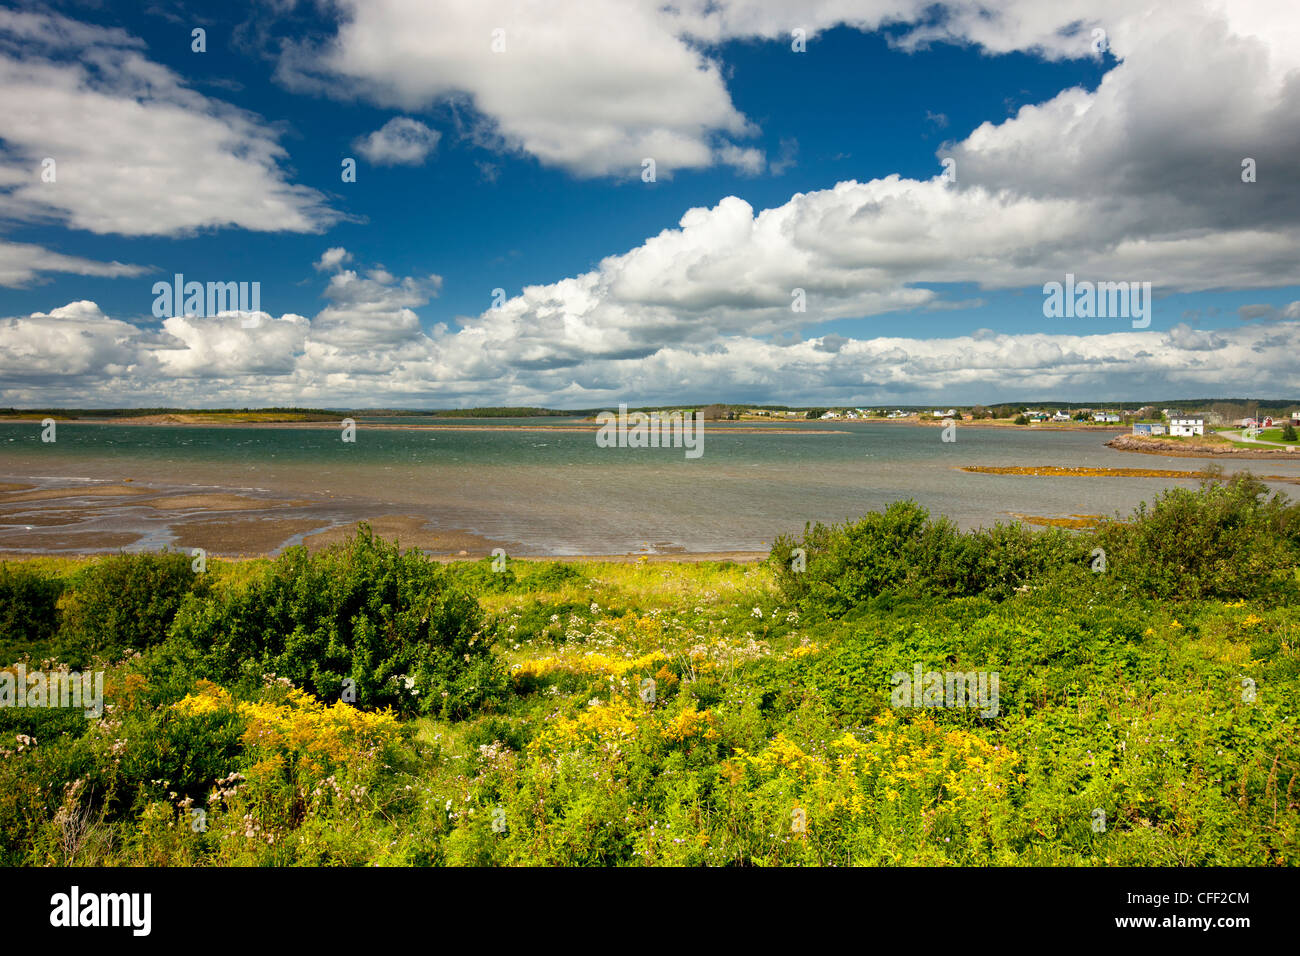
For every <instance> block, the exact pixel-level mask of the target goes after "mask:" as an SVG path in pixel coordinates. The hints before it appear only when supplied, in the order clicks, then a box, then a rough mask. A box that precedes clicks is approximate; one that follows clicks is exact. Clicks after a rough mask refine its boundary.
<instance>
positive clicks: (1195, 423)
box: [1169, 418, 1205, 438]
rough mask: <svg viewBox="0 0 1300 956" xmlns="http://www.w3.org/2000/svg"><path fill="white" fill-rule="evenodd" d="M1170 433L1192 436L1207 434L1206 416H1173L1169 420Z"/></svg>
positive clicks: (1186, 436)
mask: <svg viewBox="0 0 1300 956" xmlns="http://www.w3.org/2000/svg"><path fill="white" fill-rule="evenodd" d="M1169 434H1170V435H1176V436H1181V437H1184V438H1190V437H1191V436H1193V435H1204V434H1205V419H1204V418H1171V419H1170V420H1169Z"/></svg>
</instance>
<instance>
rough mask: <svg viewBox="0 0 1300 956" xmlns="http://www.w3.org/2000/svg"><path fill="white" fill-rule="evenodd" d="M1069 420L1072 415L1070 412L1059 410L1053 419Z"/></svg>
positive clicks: (1056, 420) (1057, 420) (1059, 420)
mask: <svg viewBox="0 0 1300 956" xmlns="http://www.w3.org/2000/svg"><path fill="white" fill-rule="evenodd" d="M1069 420H1070V415H1069V413H1068V412H1057V413H1056V414H1055V415H1053V416H1052V421H1054V422H1068V421H1069Z"/></svg>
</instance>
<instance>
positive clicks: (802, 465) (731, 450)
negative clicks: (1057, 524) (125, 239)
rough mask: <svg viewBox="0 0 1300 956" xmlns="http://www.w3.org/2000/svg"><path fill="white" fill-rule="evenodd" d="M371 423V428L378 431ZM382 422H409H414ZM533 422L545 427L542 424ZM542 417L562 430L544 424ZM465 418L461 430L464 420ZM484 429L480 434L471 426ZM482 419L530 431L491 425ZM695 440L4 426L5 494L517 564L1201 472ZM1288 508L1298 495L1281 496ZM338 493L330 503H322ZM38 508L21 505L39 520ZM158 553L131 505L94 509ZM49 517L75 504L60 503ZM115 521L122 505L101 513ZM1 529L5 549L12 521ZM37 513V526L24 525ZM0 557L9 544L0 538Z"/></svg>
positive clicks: (1283, 471) (1033, 457) (1065, 496)
mask: <svg viewBox="0 0 1300 956" xmlns="http://www.w3.org/2000/svg"><path fill="white" fill-rule="evenodd" d="M376 421H379V420H376ZM387 421H393V422H401V423H411V422H412V421H413V420H412V419H389V420H387ZM526 423H528V424H538V423H539V422H538V420H537V419H529V420H528V421H527V422H526ZM541 423H542V424H551V425H558V424H564V421H563V420H560V419H544V420H541ZM465 424H474V423H471V422H465ZM479 424H481V425H484V426H486V425H488V424H489V423H479ZM492 424H494V425H497V426H499V425H506V426H508V425H510V424H524V422H518V423H511V422H498V423H492ZM772 428H773V426H762V425H759V426H755V427H754V429H753V431H751V432H749V433H737V432H734V431H725V430H722V429H721V428H720V427H719V428H709V427H708V426H706V427H705V435H704V455H703V457H701V458H698V459H692V460H688V459H687V458H686V457H685V455H684V453H683V450H682V449H629V448H598V447H597V446H596V442H595V432H594V431H586V432H536V431H533V432H524V431H512V430H508V428H501V427H491V428H486V427H485V428H483V429H482V430H472V431H451V430H437V431H433V430H407V429H378V428H367V421H366V420H365V419H362V420H361V421H360V423H359V425H358V428H357V436H356V442H355V443H353V444H349V443H344V442H342V441H341V440H340V433H339V430H338V429H335V428H294V429H279V428H247V427H211V428H208V427H195V426H187V427H170V426H145V425H98V424H94V425H92V424H80V425H79V424H77V423H75V422H71V423H60V424H59V425H58V441H57V442H55V443H52V444H43V443H42V442H41V441H40V428H39V425H38V424H37V423H35V422H33V423H30V424H0V481H5V482H25V483H32V484H35V485H37V486H39V487H42V488H44V487H59V486H66V485H69V484H73V483H76V482H79V481H87V480H90V481H96V482H105V483H114V484H115V483H118V482H120V481H122V480H123V479H125V478H130V479H132V480H133V482H135V483H137V484H139V485H144V486H147V487H150V488H154V489H158V490H162V491H169V492H187V493H211V492H229V493H237V494H243V495H251V496H253V497H267V498H275V497H279V498H285V497H292V498H308V497H310V498H312V499H313V501H317V502H318V503H317V504H316V505H313V506H312V507H313V508H315V509H316V511H315V513H316V514H317V515H318V516H319V517H321V518H322V519H328V520H329V521H331V522H339V521H344V520H349V519H350V520H355V519H356V518H358V517H367V516H372V515H379V514H415V515H423V516H426V517H427V518H428V519H429V522H430V524H431V525H432V526H434V527H436V528H445V529H461V530H466V531H471V532H474V533H476V534H479V535H482V536H484V537H487V538H490V539H493V540H508V541H513V542H518V543H519V544H520V545H522V548H520V549H519V553H525V554H553V555H565V554H606V553H623V552H628V551H646V550H649V551H656V550H658V551H677V550H685V551H727V550H758V549H762V548H763V547H764V546H765V545H770V543H771V542H772V539H773V537H774V536H775V535H777V534H779V533H781V532H783V531H791V532H797V531H801V530H802V529H803V526H804V523H805V522H808V521H823V522H838V521H843V520H845V519H850V518H854V517H857V516H859V515H861V514H862V513H864V512H866V511H869V510H872V509H878V508H882V507H884V506H885V505H887V504H888V503H889V502H891V501H896V500H898V499H900V498H914V499H916V500H917V501H919V502H920V503H921V504H922V505H924V506H925V507H927V508H929V509H930V511H931V512H932V513H936V514H944V515H947V516H949V517H950V518H952V519H953V520H954V521H956V522H957V523H958V524H960V525H962V526H963V527H968V528H969V527H975V526H978V525H988V524H992V523H994V522H996V521H1000V520H1001V521H1005V520H1008V518H1009V515H1010V514H1011V513H1013V512H1016V513H1021V514H1030V515H1051V516H1058V515H1070V514H1108V515H1109V514H1113V513H1115V512H1116V511H1120V512H1127V511H1129V510H1130V509H1131V508H1133V507H1134V506H1135V505H1137V504H1138V503H1139V502H1140V501H1142V500H1144V499H1145V500H1150V499H1152V498H1153V497H1154V496H1155V495H1156V494H1158V493H1159V491H1160V490H1161V489H1163V488H1165V487H1167V486H1169V485H1174V484H1179V485H1184V486H1187V487H1193V486H1194V484H1195V482H1194V481H1193V480H1187V481H1181V480H1177V479H1173V480H1169V479H1152V478H1048V477H1015V476H1000V475H980V474H968V473H964V472H961V471H959V470H957V469H958V468H959V467H960V466H963V465H1061V466H1102V467H1121V468H1161V469H1166V468H1167V469H1183V470H1187V471H1189V472H1190V471H1194V470H1196V469H1197V468H1199V467H1202V466H1203V465H1204V464H1205V463H1206V460H1205V459H1178V458H1165V457H1157V456H1151V455H1135V454H1131V453H1124V452H1118V451H1114V450H1112V449H1110V448H1106V447H1105V446H1104V444H1103V442H1104V441H1105V440H1106V439H1107V438H1109V437H1111V435H1113V434H1115V432H1104V433H1103V432H1084V431H1046V430H1041V431H1029V430H1023V429H1008V428H970V427H964V428H959V429H958V430H957V440H956V441H955V442H952V443H945V442H943V441H941V440H940V436H941V429H940V428H937V427H921V426H912V425H894V424H885V423H879V424H871V423H827V424H820V423H810V424H808V425H799V426H797V428H798V430H799V433H798V434H764V433H763V432H764V431H765V430H766V431H771V429H772ZM1237 467H1240V468H1246V467H1249V468H1250V469H1252V470H1253V471H1255V472H1256V473H1257V474H1274V475H1288V476H1300V462H1286V461H1256V462H1250V463H1246V464H1240V465H1238V466H1237ZM1276 487H1277V488H1279V489H1281V490H1286V491H1288V492H1289V493H1291V494H1292V495H1293V496H1296V493H1297V491H1300V489H1297V488H1296V486H1294V485H1286V484H1279V485H1277V486H1276ZM331 496H332V497H331ZM51 504H52V503H51V502H35V503H33V504H32V505H31V507H32V509H38V508H40V507H46V508H48V507H50V505H51ZM95 505H96V508H97V509H98V511H99V512H100V513H101V515H102V514H103V513H105V512H104V509H106V508H107V509H108V512H109V513H115V514H116V524H115V526H116V527H119V528H120V527H131V526H132V525H131V521H132V520H134V519H133V518H132V517H131V515H132V514H133V513H134V512H141V513H142V514H141V516H140V518H139V523H140V528H141V530H144V529H145V526H146V525H148V526H149V527H148V530H149V535H148V537H146V538H145V539H142V540H141V542H139V543H138V544H137V545H136V547H154V546H159V545H161V544H165V543H167V541H166V537H167V536H166V532H165V531H163V532H161V533H160V532H159V530H158V528H157V527H156V520H157V519H156V518H155V519H154V523H153V524H150V523H149V520H148V517H147V516H146V515H143V511H144V509H141V508H139V507H133V506H132V505H131V504H130V503H129V502H124V503H122V504H121V506H120V507H119V505H118V503H117V502H109V503H105V502H103V501H100V502H96V503H95ZM59 507H62V508H68V507H69V505H68V503H67V501H66V500H65V501H63V502H61V503H59ZM114 509H116V511H115V512H114ZM23 520H24V516H23V513H18V514H15V513H12V512H11V513H10V514H8V515H7V516H6V517H3V518H0V537H2V536H3V535H4V534H5V532H6V530H14V529H15V527H21V526H22V524H23ZM29 520H30V519H29ZM0 547H3V544H0Z"/></svg>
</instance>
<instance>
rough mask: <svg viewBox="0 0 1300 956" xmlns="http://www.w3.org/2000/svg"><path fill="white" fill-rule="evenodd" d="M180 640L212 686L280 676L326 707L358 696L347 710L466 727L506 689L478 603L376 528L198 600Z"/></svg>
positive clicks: (189, 608)
mask: <svg viewBox="0 0 1300 956" xmlns="http://www.w3.org/2000/svg"><path fill="white" fill-rule="evenodd" d="M173 634H174V635H175V636H176V637H177V638H178V639H180V640H183V641H186V642H189V643H191V644H193V645H195V646H196V647H198V648H199V649H200V650H201V651H202V652H203V654H204V657H205V663H206V666H207V668H208V672H209V675H210V676H211V677H212V678H213V679H216V680H219V681H222V682H227V681H232V682H239V681H243V682H244V684H245V685H250V684H252V685H256V684H260V683H261V681H262V679H263V676H264V675H266V674H275V675H277V676H279V677H284V678H287V679H289V680H290V681H292V682H293V684H294V685H295V686H296V687H301V688H303V689H304V690H308V691H310V692H311V693H313V694H315V695H316V696H318V697H320V698H322V699H324V700H326V701H335V700H339V699H343V698H344V693H345V689H347V690H355V700H350V701H349V702H350V703H356V704H357V705H358V706H362V707H385V706H390V707H393V708H395V709H396V710H398V711H400V712H402V713H426V714H438V715H442V716H463V715H464V714H467V713H468V712H469V710H470V709H471V708H473V707H475V706H479V705H482V704H485V703H489V702H492V701H494V700H498V699H499V698H500V696H501V695H502V694H503V693H504V687H505V686H506V684H505V676H504V673H503V671H502V668H501V667H500V665H499V664H498V663H497V661H496V659H495V658H494V657H493V655H492V637H491V635H490V634H489V633H488V628H487V627H486V626H485V623H484V619H483V614H482V610H481V608H480V607H479V605H478V602H477V601H476V600H475V599H474V598H473V597H472V596H470V595H469V594H467V593H466V592H465V591H464V590H463V589H462V588H460V587H457V586H456V585H455V582H453V581H452V579H451V576H450V575H449V573H448V572H447V570H446V569H445V568H443V567H442V566H441V565H439V564H438V563H436V562H433V561H429V560H427V559H426V558H424V557H423V556H422V555H420V554H419V553H418V552H416V551H414V550H412V551H408V552H406V553H405V554H403V553H401V552H400V551H399V550H398V548H397V546H396V545H395V544H390V543H387V542H385V541H383V540H382V539H380V538H376V537H374V535H373V534H371V532H370V529H369V528H368V527H363V528H362V530H361V531H359V532H358V534H357V536H356V537H355V538H354V539H353V540H351V541H349V542H348V543H346V544H343V545H336V546H335V547H332V548H330V549H329V550H327V551H324V552H322V553H320V554H318V555H315V556H310V555H308V554H307V552H306V550H305V549H303V548H292V549H290V550H288V551H286V552H285V553H284V554H283V555H281V556H280V557H279V558H277V559H276V560H275V562H274V563H273V564H272V565H271V567H270V569H269V571H268V572H267V574H266V575H265V576H263V577H261V578H258V579H254V580H253V581H250V582H248V583H246V584H240V585H234V586H231V587H229V588H225V589H222V590H221V591H220V592H219V593H215V594H213V595H212V596H211V597H210V598H207V599H203V598H197V597H196V598H193V599H191V600H190V601H188V602H186V604H185V606H184V607H183V608H182V610H181V613H180V614H178V615H177V618H176V623H175V627H174V628H173ZM349 680H350V681H352V682H354V686H352V687H349V686H348V685H346V684H345V681H349Z"/></svg>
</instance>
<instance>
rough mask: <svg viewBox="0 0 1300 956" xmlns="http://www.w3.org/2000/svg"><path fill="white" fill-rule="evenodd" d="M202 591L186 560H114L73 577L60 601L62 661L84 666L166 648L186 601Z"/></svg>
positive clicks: (168, 556) (165, 555)
mask: <svg viewBox="0 0 1300 956" xmlns="http://www.w3.org/2000/svg"><path fill="white" fill-rule="evenodd" d="M196 588H197V589H198V590H199V591H200V592H201V591H203V590H204V587H203V582H202V578H201V576H200V575H198V574H196V573H195V572H194V569H193V568H192V567H191V566H190V559H189V558H188V557H186V556H185V555H183V554H177V553H171V552H166V551H164V552H161V553H158V554H150V553H144V554H115V555H112V556H110V557H107V558H102V559H100V560H99V561H96V562H95V563H94V564H92V565H90V566H89V567H87V568H86V569H85V570H83V571H81V572H79V573H78V574H76V575H74V576H73V578H72V580H71V581H70V582H69V584H68V589H67V591H66V592H65V594H64V595H63V600H62V601H61V605H60V606H61V609H62V620H61V625H60V628H59V635H58V639H59V642H60V644H61V645H62V646H61V647H60V649H59V653H60V657H61V659H62V660H64V661H65V662H66V663H69V664H72V665H73V666H80V665H82V664H84V663H85V662H87V661H88V660H89V658H90V657H91V656H93V655H101V656H104V657H107V658H115V657H121V656H123V655H125V654H127V653H130V652H131V651H139V650H144V649H145V648H147V647H150V646H152V645H154V644H158V643H160V642H162V641H163V640H164V639H165V638H166V636H167V630H168V628H169V627H171V623H172V619H173V618H174V617H175V615H176V611H177V609H178V608H179V607H180V605H181V602H182V600H184V598H185V597H186V596H187V595H189V594H190V592H191V591H193V590H195V589H196Z"/></svg>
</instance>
